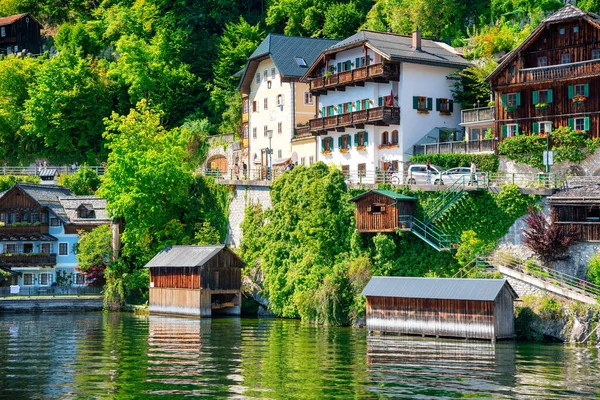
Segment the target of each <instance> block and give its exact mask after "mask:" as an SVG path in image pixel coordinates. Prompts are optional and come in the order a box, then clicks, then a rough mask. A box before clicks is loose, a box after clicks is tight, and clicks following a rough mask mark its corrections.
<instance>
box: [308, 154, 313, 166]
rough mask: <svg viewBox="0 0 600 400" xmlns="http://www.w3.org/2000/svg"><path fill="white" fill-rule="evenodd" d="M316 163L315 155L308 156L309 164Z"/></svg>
mask: <svg viewBox="0 0 600 400" xmlns="http://www.w3.org/2000/svg"><path fill="white" fill-rule="evenodd" d="M314 163H315V156H309V157H308V165H309V166H311V165H313V164H314Z"/></svg>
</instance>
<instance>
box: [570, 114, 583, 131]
mask: <svg viewBox="0 0 600 400" xmlns="http://www.w3.org/2000/svg"><path fill="white" fill-rule="evenodd" d="M579 123H581V125H580V126H581V129H578V128H577V125H578V124H579ZM573 128H574V129H575V130H576V131H582V132H585V118H584V117H579V118H573Z"/></svg>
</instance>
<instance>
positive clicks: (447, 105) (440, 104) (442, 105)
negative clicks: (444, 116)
mask: <svg viewBox="0 0 600 400" xmlns="http://www.w3.org/2000/svg"><path fill="white" fill-rule="evenodd" d="M435 106H436V109H437V111H439V112H441V113H451V112H452V111H453V108H454V106H453V102H452V100H448V99H437V100H436V105H435Z"/></svg>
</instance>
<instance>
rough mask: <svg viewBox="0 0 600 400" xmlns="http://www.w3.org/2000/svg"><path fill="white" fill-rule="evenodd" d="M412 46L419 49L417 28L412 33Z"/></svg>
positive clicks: (419, 40) (419, 41)
mask: <svg viewBox="0 0 600 400" xmlns="http://www.w3.org/2000/svg"><path fill="white" fill-rule="evenodd" d="M412 48H413V50H421V31H420V30H419V28H417V29H415V30H414V31H413V33H412Z"/></svg>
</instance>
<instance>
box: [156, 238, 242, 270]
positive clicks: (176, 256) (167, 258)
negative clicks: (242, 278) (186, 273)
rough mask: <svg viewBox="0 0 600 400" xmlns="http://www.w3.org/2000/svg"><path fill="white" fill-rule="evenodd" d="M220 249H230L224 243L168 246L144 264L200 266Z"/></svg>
mask: <svg viewBox="0 0 600 400" xmlns="http://www.w3.org/2000/svg"><path fill="white" fill-rule="evenodd" d="M221 250H226V251H231V250H229V249H228V248H227V247H226V246H225V245H224V244H219V245H210V246H169V247H165V248H164V249H163V250H161V251H160V252H159V253H158V254H157V255H155V256H154V258H152V260H150V261H149V262H148V264H146V266H145V268H151V267H200V266H202V265H204V264H205V263H206V262H207V261H209V260H210V259H211V258H213V257H214V256H215V255H217V254H218V253H219V252H220V251H221ZM232 253H233V252H232ZM233 254H235V253H233ZM236 257H237V256H236Z"/></svg>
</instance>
